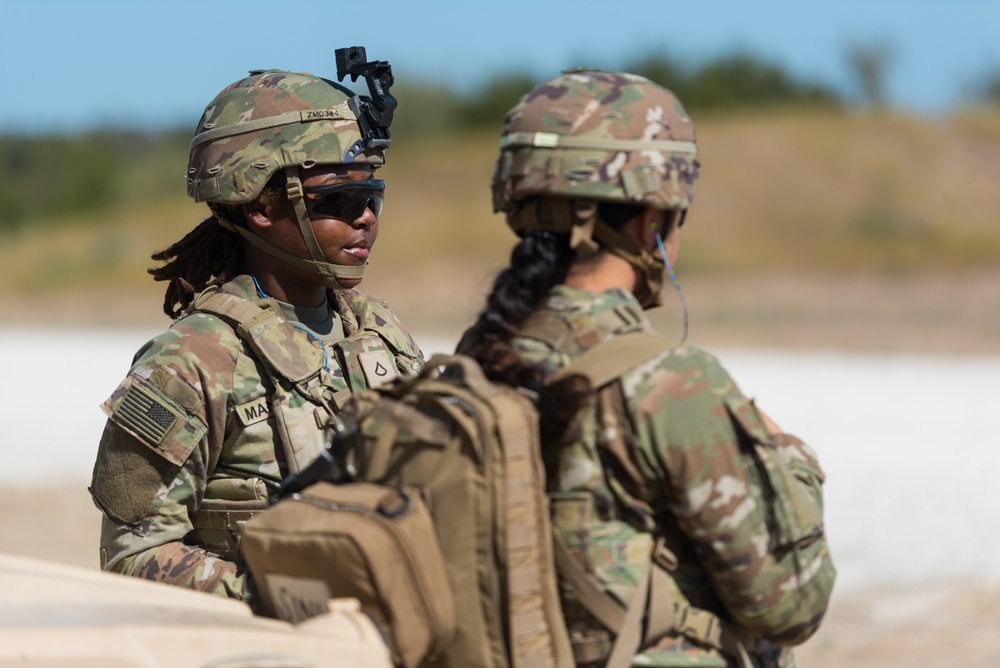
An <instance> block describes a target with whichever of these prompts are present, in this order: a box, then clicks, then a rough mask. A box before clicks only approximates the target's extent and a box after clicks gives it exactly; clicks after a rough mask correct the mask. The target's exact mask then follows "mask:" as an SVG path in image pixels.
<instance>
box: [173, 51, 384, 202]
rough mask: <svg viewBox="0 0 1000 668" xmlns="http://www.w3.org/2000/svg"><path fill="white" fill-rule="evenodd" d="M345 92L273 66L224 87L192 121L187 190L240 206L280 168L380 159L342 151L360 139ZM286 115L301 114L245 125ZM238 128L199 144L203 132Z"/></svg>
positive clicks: (381, 159) (377, 151)
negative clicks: (267, 124) (277, 121)
mask: <svg viewBox="0 0 1000 668" xmlns="http://www.w3.org/2000/svg"><path fill="white" fill-rule="evenodd" d="M352 95H353V93H352V92H351V91H350V90H348V89H347V88H345V87H343V86H340V85H338V84H335V83H334V82H332V81H329V80H327V79H322V78H320V77H317V76H314V75H312V74H306V73H301V72H284V71H279V70H268V71H264V72H252V73H251V75H250V76H249V77H246V78H244V79H241V80H239V81H236V82H234V83H232V84H230V85H229V86H226V88H224V89H223V90H222V92H221V93H219V94H218V95H217V96H216V97H215V99H214V100H212V102H210V103H209V105H208V106H207V107H206V108H205V112H204V114H203V115H202V117H201V120H200V121H199V122H198V128H197V130H196V136H195V138H194V140H193V141H192V143H191V152H190V156H189V159H188V169H187V184H188V195H189V196H191V197H192V198H193V199H194V200H195V201H196V202H202V201H205V202H215V203H218V204H241V203H244V202H250V201H252V200H253V199H254V198H256V197H257V195H259V194H260V192H261V190H262V189H263V187H264V185H265V184H266V183H267V180H268V179H269V178H271V176H272V175H273V174H274V173H275V172H276V171H278V170H279V169H284V168H285V167H294V166H298V167H304V168H308V167H311V166H314V165H331V164H341V163H345V162H358V163H367V164H372V165H376V166H377V165H382V164H384V162H385V159H384V156H383V152H382V150H381V149H372V150H369V151H366V152H363V153H361V154H359V155H357V156H355V157H350V156H345V153H346V152H347V150H348V148H350V147H352V146H353V145H354V144H355V142H357V141H358V140H359V139H361V130H360V128H359V126H358V122H357V119H356V118H355V115H354V112H353V111H351V109H350V108H349V107H348V105H347V100H348V99H349V98H350V97H351V96H352ZM288 112H300V114H299V116H298V117H296V118H294V119H292V120H286V121H285V122H283V124H281V125H278V126H276V127H268V128H263V129H257V130H253V129H251V128H252V127H253V126H252V125H251V124H252V123H255V122H263V121H264V120H266V119H269V118H274V117H276V116H278V115H279V114H285V113H288ZM240 125H246V126H247V129H248V131H245V132H241V133H239V134H235V135H230V136H224V137H219V138H216V139H211V138H209V139H208V141H199V136H202V137H205V136H206V135H203V133H206V132H225V131H226V130H225V129H226V128H228V129H231V130H239V129H240V128H239V126H240Z"/></svg>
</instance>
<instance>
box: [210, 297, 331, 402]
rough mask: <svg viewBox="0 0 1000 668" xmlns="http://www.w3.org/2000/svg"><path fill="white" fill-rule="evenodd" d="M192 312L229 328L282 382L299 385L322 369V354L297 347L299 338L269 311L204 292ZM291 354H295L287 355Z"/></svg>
mask: <svg viewBox="0 0 1000 668" xmlns="http://www.w3.org/2000/svg"><path fill="white" fill-rule="evenodd" d="M194 310H195V311H202V312H206V313H212V314H213V315H217V316H219V317H220V318H222V319H224V320H226V321H227V322H229V323H230V324H232V325H233V327H234V329H235V331H236V334H237V336H239V337H240V338H241V339H243V340H244V341H246V342H247V343H248V344H249V345H250V347H251V349H253V351H254V353H256V354H257V355H258V356H259V357H260V359H261V360H262V361H263V362H265V363H266V364H267V366H268V368H270V369H272V370H273V371H274V372H275V373H277V374H278V375H279V376H281V377H282V378H286V379H288V380H289V381H291V382H292V383H299V382H302V381H303V380H306V379H308V378H310V377H312V376H313V375H315V374H317V373H318V372H319V370H320V369H322V368H323V351H321V350H319V349H318V348H316V347H315V346H313V345H307V346H303V345H301V336H297V335H296V334H295V330H294V328H293V327H292V326H291V325H289V324H288V322H287V321H286V320H285V319H284V317H282V315H281V314H280V313H278V312H277V311H276V310H273V309H265V308H261V307H260V306H258V305H257V304H256V303H254V302H252V301H250V300H249V299H244V298H242V297H238V296H236V295H231V294H229V293H226V292H219V291H218V290H206V291H205V292H202V293H201V294H200V295H199V296H198V298H197V299H196V300H195V304H194ZM289 350H294V351H295V352H296V354H294V355H289V354H288V351H289Z"/></svg>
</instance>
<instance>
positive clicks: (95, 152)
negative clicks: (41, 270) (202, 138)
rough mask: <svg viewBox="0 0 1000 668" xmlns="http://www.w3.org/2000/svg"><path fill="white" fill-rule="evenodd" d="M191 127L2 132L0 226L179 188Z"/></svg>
mask: <svg viewBox="0 0 1000 668" xmlns="http://www.w3.org/2000/svg"><path fill="white" fill-rule="evenodd" d="M189 140H190V138H189V137H188V136H187V133H186V132H183V133H182V132H180V131H173V132H170V131H168V132H162V133H139V132H133V131H112V130H101V131H96V132H90V133H87V134H82V135H76V136H63V135H57V136H14V135H0V232H2V231H11V230H17V229H20V228H22V227H25V226H28V225H43V224H46V223H48V222H49V221H52V220H54V219H60V218H64V217H67V216H70V215H75V214H87V213H93V212H98V211H102V210H106V209H108V208H110V207H111V206H113V205H115V204H118V203H121V202H123V201H130V200H131V201H134V200H141V199H150V198H155V197H160V196H163V195H165V194H167V193H171V194H172V193H176V192H177V191H178V188H179V187H180V186H181V184H183V180H182V179H183V168H184V163H185V158H184V156H185V155H186V153H187V142H188V141H189Z"/></svg>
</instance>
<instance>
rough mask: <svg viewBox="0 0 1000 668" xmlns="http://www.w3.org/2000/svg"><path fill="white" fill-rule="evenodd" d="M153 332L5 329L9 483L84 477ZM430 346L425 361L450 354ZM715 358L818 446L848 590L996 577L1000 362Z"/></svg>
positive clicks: (755, 353) (2, 356) (729, 354)
mask: <svg viewBox="0 0 1000 668" xmlns="http://www.w3.org/2000/svg"><path fill="white" fill-rule="evenodd" d="M153 333H154V332H150V331H142V330H121V331H97V330H51V329H49V330H44V331H42V330H30V329H2V328H0V369H3V370H4V371H5V378H4V381H5V382H3V383H2V384H0V406H2V418H3V419H2V420H0V443H2V444H3V448H4V451H5V453H6V456H5V461H4V466H3V467H2V468H0V483H7V484H9V483H17V484H31V483H34V482H37V481H42V480H52V479H57V478H66V479H71V480H73V481H84V480H86V478H87V476H88V475H89V472H90V469H91V467H92V465H93V461H94V456H95V454H96V447H97V441H98V440H99V438H100V434H101V430H102V429H103V426H104V415H103V413H102V412H101V410H100V408H99V405H100V403H101V402H102V401H103V400H104V399H105V398H106V397H107V396H108V395H109V394H110V393H111V391H112V390H113V389H114V388H115V386H116V385H117V384H118V383H119V382H120V380H121V379H122V378H123V376H124V374H125V373H126V371H127V370H128V367H129V363H130V361H131V358H132V355H133V353H134V352H135V350H136V349H137V348H138V347H139V346H141V345H142V343H144V342H145V341H146V340H147V339H148V338H149V337H150V336H151V335H152V334H153ZM418 338H419V337H418ZM420 343H421V346H422V347H423V348H424V350H425V352H426V353H427V354H428V355H430V354H432V353H434V352H447V351H449V350H450V348H451V345H452V342H451V341H449V340H447V339H440V338H438V339H433V338H424V339H420ZM713 352H714V353H716V354H717V355H718V356H719V358H720V359H721V360H722V362H723V364H724V365H725V366H726V367H727V368H728V369H729V370H730V372H731V373H732V374H733V376H734V377H735V378H736V380H737V382H738V383H739V384H740V386H741V387H742V388H743V390H744V392H745V393H747V394H749V395H751V396H756V397H757V398H758V400H759V403H760V405H761V407H762V408H763V409H764V410H765V411H766V412H768V413H769V414H770V415H771V416H772V417H773V418H774V419H775V420H776V421H777V422H778V423H779V424H781V425H782V427H784V428H785V429H786V430H787V431H790V432H792V433H795V434H797V435H799V436H801V437H802V438H804V439H805V440H806V441H808V442H809V443H810V444H811V445H812V446H813V447H814V448H815V449H816V450H817V451H818V453H819V455H820V461H821V463H822V465H823V467H824V468H825V470H826V473H827V476H828V480H827V486H826V517H827V527H828V531H829V536H830V543H831V546H832V549H833V552H834V560H835V562H836V564H837V566H838V570H839V571H840V579H839V583H838V587H839V588H840V589H842V590H843V589H853V588H857V587H862V586H869V585H872V584H906V583H910V582H918V581H922V580H926V579H953V578H956V577H970V578H982V577H986V578H989V579H998V580H1000V532H997V531H995V530H994V526H995V524H996V519H995V516H994V512H998V511H1000V484H997V483H996V481H995V478H996V477H997V471H1000V431H998V430H997V429H994V428H993V422H994V415H996V414H995V413H994V411H995V410H996V409H997V406H1000V382H998V381H1000V357H989V358H984V357H963V356H957V355H956V356H954V357H946V356H934V357H926V356H911V355H874V354H857V353H841V352H834V351H815V352H784V351H779V350H738V349H731V350H713Z"/></svg>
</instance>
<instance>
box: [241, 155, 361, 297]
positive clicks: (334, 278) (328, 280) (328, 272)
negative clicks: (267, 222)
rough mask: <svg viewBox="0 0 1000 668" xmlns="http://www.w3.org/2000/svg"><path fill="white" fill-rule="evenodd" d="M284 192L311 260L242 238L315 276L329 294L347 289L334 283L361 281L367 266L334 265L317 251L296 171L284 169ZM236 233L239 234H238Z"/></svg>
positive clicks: (289, 168) (292, 168)
mask: <svg viewBox="0 0 1000 668" xmlns="http://www.w3.org/2000/svg"><path fill="white" fill-rule="evenodd" d="M285 191H286V192H287V193H288V199H289V201H290V202H291V203H292V206H293V207H294V208H295V217H296V219H297V220H298V223H299V231H300V232H301V233H302V239H303V241H305V243H306V248H307V249H308V250H309V255H310V256H312V261H309V260H305V259H303V258H300V257H297V256H295V255H292V254H291V253H288V252H287V251H283V250H281V249H280V248H277V247H276V246H274V245H272V244H270V243H268V242H266V241H264V240H263V239H260V237H257V235H253V236H254V237H257V239H259V241H260V242H261V243H257V242H256V241H254V240H253V239H252V238H250V237H248V236H247V235H246V234H244V235H243V236H244V238H246V239H248V240H249V241H250V242H251V243H253V244H254V245H255V246H257V247H258V248H260V249H261V250H262V251H264V252H265V253H269V254H270V255H272V256H273V257H276V258H277V259H279V260H282V261H283V262H287V263H288V264H291V265H293V266H296V267H300V268H303V269H306V270H308V271H311V272H313V273H314V274H318V275H319V276H320V278H321V279H322V280H323V284H324V285H325V286H326V287H328V288H330V289H331V290H346V289H347V288H345V287H344V286H343V285H341V283H340V281H339V280H338V279H347V280H358V281H361V280H362V279H363V278H364V276H365V267H366V266H367V264H368V263H367V262H366V263H365V264H362V265H344V264H334V263H332V262H329V261H328V260H327V259H326V255H324V253H323V249H322V248H320V245H319V242H318V241H317V240H316V233H315V232H313V227H312V221H311V220H309V212H308V211H306V200H305V195H304V194H303V192H302V180H301V179H300V178H299V170H298V168H297V167H285ZM248 232H249V230H248ZM240 233H241V234H243V233H242V232H240ZM262 244H263V245H262Z"/></svg>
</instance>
